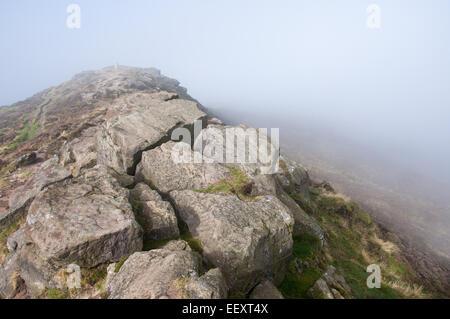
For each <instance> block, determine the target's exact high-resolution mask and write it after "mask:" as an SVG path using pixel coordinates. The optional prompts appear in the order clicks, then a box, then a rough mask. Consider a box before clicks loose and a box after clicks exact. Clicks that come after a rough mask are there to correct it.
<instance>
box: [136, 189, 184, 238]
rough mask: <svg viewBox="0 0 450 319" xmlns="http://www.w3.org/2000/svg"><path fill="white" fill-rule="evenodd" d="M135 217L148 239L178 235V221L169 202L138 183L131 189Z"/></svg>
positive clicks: (175, 236)
mask: <svg viewBox="0 0 450 319" xmlns="http://www.w3.org/2000/svg"><path fill="white" fill-rule="evenodd" d="M131 200H132V204H133V206H134V210H135V214H136V218H137V220H138V222H139V223H140V225H141V226H142V228H143V230H144V236H145V237H146V238H147V239H150V240H164V239H170V238H177V237H179V236H180V231H179V229H178V221H177V217H176V215H175V211H174V210H173V207H172V205H171V204H170V203H169V202H166V201H163V200H162V198H161V196H160V195H159V194H158V192H156V191H154V190H152V189H151V188H150V187H149V186H147V185H145V184H143V183H139V184H137V185H136V186H135V188H134V189H133V190H132V191H131Z"/></svg>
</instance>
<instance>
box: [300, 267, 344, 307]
mask: <svg viewBox="0 0 450 319" xmlns="http://www.w3.org/2000/svg"><path fill="white" fill-rule="evenodd" d="M308 293H309V295H310V296H311V297H313V298H316V299H348V298H352V295H351V293H352V291H351V288H350V286H349V285H348V284H347V282H346V281H345V279H344V277H343V276H342V275H339V274H338V273H336V268H334V266H332V265H329V266H328V268H327V270H326V271H325V272H324V273H323V275H322V277H320V278H319V279H318V280H317V281H316V282H315V284H314V286H312V287H311V289H310V290H309V291H308Z"/></svg>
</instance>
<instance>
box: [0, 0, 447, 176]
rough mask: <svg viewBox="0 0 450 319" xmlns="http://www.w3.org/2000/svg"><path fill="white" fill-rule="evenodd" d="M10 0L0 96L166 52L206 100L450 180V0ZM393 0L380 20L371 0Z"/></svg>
mask: <svg viewBox="0 0 450 319" xmlns="http://www.w3.org/2000/svg"><path fill="white" fill-rule="evenodd" d="M74 2H75V3H78V4H79V5H80V7H81V29H72V30H71V29H68V28H67V27H66V18H67V15H68V14H67V13H66V8H67V6H68V5H69V4H70V3H71V2H70V1H51V0H46V1H30V0H28V1H20V2H19V1H2V2H1V3H0V41H1V45H2V49H1V50H0V69H1V70H2V71H1V73H0V105H5V104H11V103H13V102H16V101H18V100H21V99H24V98H26V97H28V96H30V95H32V94H34V93H36V92H37V91H39V90H42V89H45V88H47V87H49V86H51V85H56V84H59V83H60V82H62V81H65V80H68V79H70V77H71V76H72V75H74V74H75V73H78V72H80V71H82V70H88V69H98V68H101V67H104V66H107V65H112V64H114V63H116V62H118V63H119V64H123V65H132V66H141V67H148V66H154V67H157V68H159V69H161V70H162V72H163V73H164V74H166V75H168V76H171V77H174V78H176V79H178V80H179V81H180V82H181V83H182V85H184V86H186V87H187V88H188V90H189V92H190V94H191V95H192V96H194V97H195V98H197V99H198V100H199V101H201V102H202V104H204V105H205V106H207V107H212V108H220V109H222V110H223V109H230V110H245V111H247V112H250V113H254V112H258V114H259V115H260V116H267V117H269V118H274V119H276V118H279V119H283V120H284V121H288V122H290V123H292V125H301V123H302V122H304V121H308V122H316V123H318V125H319V124H320V125H323V126H324V127H332V128H333V129H334V130H336V131H337V132H338V134H341V135H342V136H346V137H348V138H350V139H355V140H357V141H358V142H363V143H366V144H368V145H377V146H380V145H383V146H385V147H386V149H394V150H399V152H401V153H402V152H403V153H402V154H407V157H405V158H402V157H400V160H409V159H413V161H414V160H415V163H414V164H413V165H412V166H414V167H416V168H419V167H421V166H422V167H427V169H426V170H424V172H429V173H430V174H433V176H434V177H436V178H440V179H446V180H447V181H448V180H450V165H448V155H449V153H450V150H449V149H450V146H449V145H450V125H449V124H450V58H449V57H450V20H449V17H450V2H449V1H447V0H434V1H429V0H428V1H426V0H420V1H418V0H409V1H406V0H395V1H392V0H389V1H385V0H382V1H381V0H380V1H363V0H341V1H336V0H334V1H332V0H328V1H324V0H314V1H312V0H309V1H300V0H296V1H261V0H258V1H234V0H232V1H230V0H228V1H206V0H204V1H199V0H190V1H176V0H170V1H167V0H161V1H155V0H153V1H126V2H125V1H121V2H120V3H119V1H114V2H113V1H92V0H90V1H76V0H74ZM373 2H374V3H376V4H378V5H379V6H380V7H381V10H382V11H381V29H380V30H373V29H368V28H367V26H366V19H367V16H368V14H367V13H366V8H367V6H368V5H369V4H371V3H373Z"/></svg>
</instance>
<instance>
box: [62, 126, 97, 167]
mask: <svg viewBox="0 0 450 319" xmlns="http://www.w3.org/2000/svg"><path fill="white" fill-rule="evenodd" d="M98 133H99V129H98V127H96V126H94V127H90V128H87V129H86V130H84V131H83V132H82V133H81V136H80V137H78V138H75V139H73V140H72V141H70V142H68V143H67V142H66V143H65V144H64V145H63V146H62V147H61V150H60V152H59V161H60V164H61V165H63V166H66V167H67V168H70V169H71V170H72V172H73V173H75V174H74V175H78V173H79V171H80V170H81V169H82V168H89V167H94V166H95V165H96V164H97V134H98Z"/></svg>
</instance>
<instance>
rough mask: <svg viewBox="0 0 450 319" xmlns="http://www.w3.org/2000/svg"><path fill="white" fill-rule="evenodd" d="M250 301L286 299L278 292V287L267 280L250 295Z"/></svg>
mask: <svg viewBox="0 0 450 319" xmlns="http://www.w3.org/2000/svg"><path fill="white" fill-rule="evenodd" d="M250 299H284V298H283V295H282V294H281V293H280V292H279V291H278V289H277V287H275V285H274V284H273V283H272V282H271V281H269V280H265V281H264V282H262V283H260V284H259V285H258V286H256V287H255V288H254V289H253V291H252V293H251V294H250Z"/></svg>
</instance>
